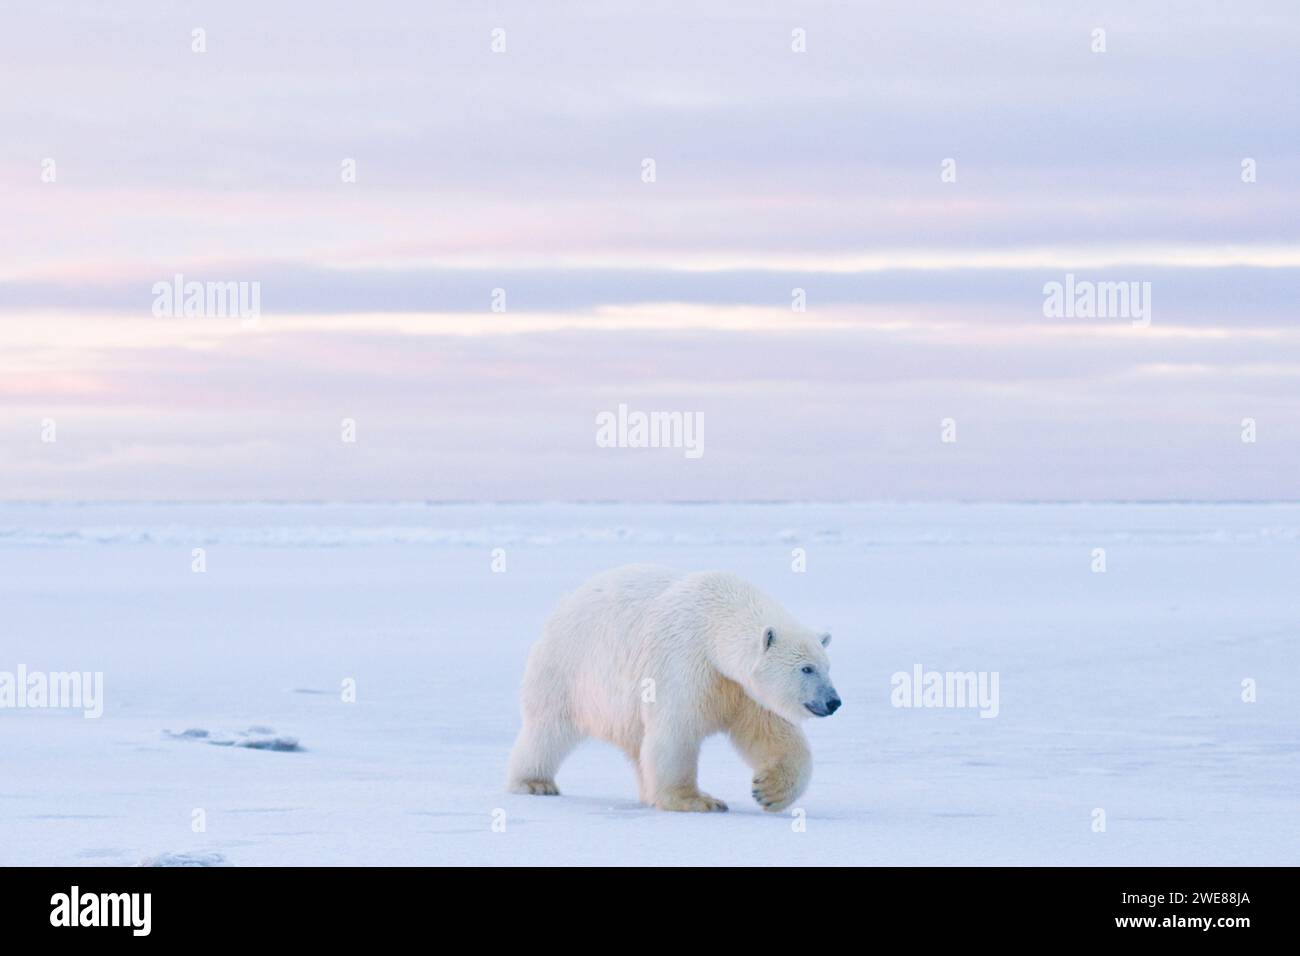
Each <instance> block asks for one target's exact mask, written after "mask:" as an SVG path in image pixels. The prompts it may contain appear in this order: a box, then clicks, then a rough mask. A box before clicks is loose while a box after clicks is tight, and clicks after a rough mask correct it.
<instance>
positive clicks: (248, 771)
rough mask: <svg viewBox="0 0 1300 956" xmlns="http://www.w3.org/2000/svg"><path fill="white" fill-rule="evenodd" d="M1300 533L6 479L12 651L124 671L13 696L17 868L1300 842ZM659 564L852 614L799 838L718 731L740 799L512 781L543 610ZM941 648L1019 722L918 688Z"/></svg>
mask: <svg viewBox="0 0 1300 956" xmlns="http://www.w3.org/2000/svg"><path fill="white" fill-rule="evenodd" d="M193 548H203V549H205V551H206V567H207V570H206V572H204V573H201V574H199V573H194V572H192V571H191V562H192V555H191V550H192V549H193ZM497 548H500V549H504V555H505V561H506V570H505V572H504V573H494V572H493V570H492V562H493V555H492V551H493V549H497ZM796 548H802V549H804V550H805V551H806V557H807V571H806V573H795V572H793V571H792V570H791V562H792V555H791V552H792V550H793V549H796ZM1096 548H1103V549H1105V559H1106V571H1105V573H1094V572H1093V570H1092V566H1093V561H1094V555H1093V550H1094V549H1096ZM1298 549H1300V505H1292V504H1215V505H1210V504H1104V505H1103V504H1092V505H1083V504H1034V505H1009V504H852V505H830V504H768V505H740V504H690V505H623V504H586V505H558V504H538V505H523V504H521V505H440V504H362V505H356V504H348V505H343V504H239V505H235V504H226V505H213V504H119V505H107V504H75V503H74V504H0V607H2V608H3V610H4V616H3V620H4V622H5V623H4V628H3V631H0V672H5V671H7V672H11V673H12V672H15V671H16V670H17V668H18V667H19V665H25V666H26V668H27V669H28V671H29V672H30V671H44V672H62V671H73V670H76V671H89V672H94V671H102V672H103V674H104V698H105V699H104V713H103V716H102V717H100V718H99V719H97V720H96V719H86V718H84V717H83V716H82V713H81V712H80V711H77V710H66V709H65V710H52V709H0V754H3V762H2V763H0V767H2V768H3V773H2V774H0V864H8V865H12V864H20V865H26V864H47V863H48V864H81V865H133V864H139V863H145V862H148V863H149V864H151V865H216V864H227V865H232V866H255V865H271V864H303V865H306V864H326V865H329V864H361V865H375V864H516V865H517V864H541V863H547V864H553V863H573V864H609V863H645V864H710V863H730V864H792V865H808V866H825V865H833V864H841V863H860V864H927V863H931V864H995V865H997V864H1031V863H1047V864H1051V863H1061V864H1065V863H1078V864H1089V865H1090V864H1126V865H1132V864H1141V865H1161V864H1170V865H1172V864H1265V863H1272V864H1292V865H1294V864H1296V863H1297V862H1300V825H1298V824H1297V809H1300V799H1298V798H1297V794H1298V793H1300V759H1297V758H1298V757H1300V734H1298V731H1300V666H1298V665H1300V649H1298V645H1297V639H1298V637H1300V635H1298V633H1297V622H1298V621H1300V606H1298V604H1300V597H1298V595H1300V590H1298V589H1297V580H1298V579H1300V575H1298V572H1300V552H1298ZM632 561H654V562H659V563H664V564H668V565H671V566H675V567H680V568H686V569H703V568H722V569H727V570H732V571H736V572H738V573H740V574H743V575H745V576H746V577H748V578H750V579H751V580H753V581H754V582H756V583H757V584H759V585H760V586H762V587H764V588H765V589H767V590H768V591H770V592H771V593H772V594H773V595H774V596H775V597H777V599H778V600H780V601H782V602H783V603H785V604H786V605H787V606H789V607H790V608H791V610H793V611H794V612H795V613H796V614H798V615H799V616H801V617H802V618H803V619H804V620H805V621H806V622H807V623H809V624H810V625H812V626H816V627H826V628H828V629H830V630H831V631H832V632H833V633H834V635H835V639H834V643H833V645H832V647H831V659H832V662H833V665H834V669H833V672H832V673H833V677H834V680H835V684H836V686H837V688H838V689H839V690H840V692H841V696H842V697H843V698H844V702H845V703H844V707H843V708H842V709H841V710H840V712H839V713H837V714H836V715H835V716H833V717H831V718H827V719H825V720H813V721H810V722H809V723H808V725H807V730H808V733H809V736H810V738H811V740H812V745H813V752H814V757H815V763H816V766H815V771H814V775H813V782H812V786H811V787H810V789H809V790H808V792H807V793H806V794H805V795H804V797H803V798H802V799H801V800H800V801H799V803H798V807H799V808H800V809H801V810H803V811H804V813H805V814H806V818H805V819H804V820H803V821H802V822H803V824H804V825H803V827H802V828H801V827H799V826H798V825H797V824H799V823H800V821H799V820H798V819H797V818H796V817H793V816H791V815H790V814H788V813H787V814H779V815H773V814H765V813H762V812H761V811H759V810H758V808H757V807H756V806H755V805H754V803H753V801H752V800H751V799H750V797H749V789H750V783H749V780H750V774H749V772H748V770H747V768H745V767H744V765H743V764H742V763H741V762H740V760H739V759H738V758H737V757H736V756H735V755H734V753H733V752H732V751H731V749H730V746H729V744H728V743H727V742H726V741H725V739H723V738H715V739H713V740H710V741H709V742H708V744H707V745H706V747H705V750H704V754H703V756H702V759H701V775H700V780H701V786H702V787H703V788H704V789H705V790H707V791H708V792H710V793H712V794H714V795H716V796H718V797H721V798H722V799H724V800H726V801H727V802H728V803H729V804H730V805H731V812H730V813H727V814H707V815H688V814H668V813H661V812H658V811H653V810H649V809H646V808H644V807H641V806H639V805H638V804H637V802H636V788H635V783H634V779H633V775H632V771H631V769H630V767H629V766H628V764H627V763H626V760H625V758H624V757H623V756H622V755H621V754H620V753H619V752H617V751H616V750H614V749H613V748H612V747H609V746H608V745H605V744H602V743H599V742H589V743H587V744H585V745H584V746H583V747H582V748H580V749H579V750H578V752H577V753H575V754H574V755H573V756H572V757H571V758H570V759H569V761H568V762H567V763H566V765H565V766H564V768H563V769H562V771H561V773H560V776H559V784H560V789H561V791H562V793H563V795H562V796H560V797H527V796H515V795H510V794H506V793H504V792H503V783H504V774H505V761H506V757H507V754H508V752H509V749H510V745H511V743H512V742H513V738H514V733H515V731H516V729H517V727H518V716H517V704H516V693H517V688H518V683H519V679H520V675H521V673H522V669H523V664H524V659H525V655H526V653H527V651H528V647H529V645H530V644H531V643H532V641H533V640H534V638H535V637H536V635H537V633H538V630H539V628H540V626H541V623H542V621H543V620H544V618H545V616H546V613H547V612H548V610H549V608H550V607H551V606H552V605H553V603H554V602H555V600H556V599H557V598H558V597H559V596H560V595H561V594H562V593H563V592H564V591H566V590H569V589H572V588H573V587H575V586H576V585H577V584H579V583H580V582H581V581H582V580H583V579H584V578H585V577H586V576H588V575H589V574H591V573H593V572H595V571H597V570H601V569H604V568H608V567H613V566H616V565H619V564H624V563H628V562H632ZM917 665H920V666H921V667H923V668H924V669H925V670H937V671H962V672H964V671H976V672H980V671H987V672H996V673H997V674H998V677H999V681H998V687H999V694H1000V700H999V708H998V715H997V716H996V717H995V718H992V719H986V718H981V717H980V715H979V713H978V711H977V710H975V709H969V708H968V709H955V708H954V709H947V708H939V709H927V708H911V709H904V708H898V707H894V706H892V705H891V700H890V692H891V676H892V675H893V674H895V673H896V672H900V671H902V672H908V673H910V672H911V671H912V670H913V668H914V667H915V666H917ZM1248 679H1249V680H1253V681H1255V682H1256V686H1257V700H1256V701H1255V702H1253V703H1247V702H1244V701H1243V700H1242V694H1243V688H1242V682H1243V681H1244V680H1248ZM345 681H354V682H355V693H356V699H355V702H345V701H344V699H343V697H344V682H345ZM213 744H217V745H215V746H214V745H213ZM1097 809H1101V810H1104V812H1105V823H1106V829H1105V832H1094V829H1093V824H1094V818H1095V817H1094V811H1095V810H1097ZM196 811H202V814H196ZM200 818H202V819H204V820H205V822H206V829H205V830H204V831H203V832H195V826H194V821H195V820H196V819H200ZM502 821H504V829H502V828H501V827H500V823H501V822H502ZM494 822H495V823H497V824H498V826H497V827H496V828H494Z"/></svg>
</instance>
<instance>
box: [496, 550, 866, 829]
mask: <svg viewBox="0 0 1300 956" xmlns="http://www.w3.org/2000/svg"><path fill="white" fill-rule="evenodd" d="M830 639H831V638H830V635H829V634H825V633H820V632H817V631H813V630H810V629H809V628H806V627H804V626H803V625H801V624H799V623H798V622H797V621H796V620H795V619H794V618H793V617H791V616H790V614H789V613H787V612H786V611H785V609H784V608H782V607H781V606H780V605H779V604H777V603H776V602H775V601H773V600H772V599H771V598H769V597H768V596H767V595H765V594H764V593H763V592H762V591H760V590H759V589H758V588H756V587H754V586H753V585H750V584H747V583H746V582H745V581H743V580H741V579H740V578H738V577H736V576H735V575H733V574H726V573H722V572H718V571H708V572H702V573H697V574H681V573H678V572H676V571H672V570H670V569H667V568H660V567H655V566H652V565H630V566H627V567H622V568H616V569H614V570H612V571H606V572H603V573H601V574H598V575H596V576H595V577H593V578H591V579H590V580H589V581H587V582H586V583H585V584H584V585H582V587H580V588H579V589H578V590H577V591H576V592H574V593H573V594H570V595H569V596H568V597H566V598H565V599H564V600H563V601H561V603H560V605H559V607H557V608H556V610H555V612H554V613H553V614H552V615H551V617H550V620H548V621H547V623H546V627H545V629H544V630H543V633H542V637H541V640H539V641H538V642H537V644H536V645H535V646H534V647H533V650H532V653H531V654H530V655H529V658H528V666H527V669H526V671H525V674H524V684H523V692H522V694H521V698H522V709H523V718H524V726H523V729H522V730H521V731H520V733H519V739H518V740H517V741H516V742H515V747H514V751H513V753H512V754H511V756H510V771H509V780H508V786H509V789H510V790H511V791H513V792H515V793H533V794H557V793H559V790H558V789H557V788H556V786H555V772H556V771H557V770H558V769H559V767H560V763H561V761H563V760H564V758H565V757H566V756H567V755H568V754H569V752H570V751H571V750H572V749H573V748H574V747H575V746H576V745H577V744H578V742H579V741H580V740H582V739H583V738H585V737H597V738H599V739H601V740H605V741H608V742H610V743H612V744H615V745H617V746H618V747H620V748H622V750H623V751H624V752H625V753H626V754H627V755H628V757H630V758H631V759H632V762H633V763H634V764H635V765H636V769H637V779H638V782H639V784H640V796H641V802H642V803H646V804H650V805H653V806H656V807H658V808H659V809H661V810H690V811H701V812H704V811H710V810H726V809H727V805H726V804H725V803H723V802H722V801H721V800H719V799H717V798H716V797H711V796H709V795H708V794H707V793H701V792H700V789H699V787H698V786H697V784H696V770H697V765H698V762H699V754H700V743H701V742H702V741H703V740H704V738H705V737H708V736H710V735H712V734H715V733H718V732H719V731H724V730H725V731H726V732H727V733H728V734H730V736H731V739H732V741H733V742H734V743H735V745H736V748H737V749H738V750H739V751H740V753H741V756H743V757H744V758H745V760H746V762H747V763H749V765H750V766H751V767H753V768H754V781H753V791H752V792H753V795H754V799H755V800H757V801H758V803H759V805H760V806H762V807H763V808H764V809H765V810H771V811H778V810H783V809H785V808H786V807H788V806H790V804H791V803H793V802H794V801H795V800H796V799H798V797H799V795H800V794H801V793H803V791H804V788H805V787H807V786H808V781H809V778H810V777H811V775H812V755H811V753H810V752H809V749H808V741H807V739H806V738H805V737H804V734H803V731H802V730H801V729H800V728H799V726H798V725H799V723H800V722H801V721H803V720H805V719H807V717H808V716H809V715H810V714H812V715H815V716H818V717H829V716H830V715H831V714H833V713H834V712H835V711H836V710H837V709H838V708H839V706H840V697H839V694H837V693H836V692H835V688H834V687H833V686H832V685H831V679H830V661H829V660H828V659H827V657H826V647H827V646H828V645H829V644H830Z"/></svg>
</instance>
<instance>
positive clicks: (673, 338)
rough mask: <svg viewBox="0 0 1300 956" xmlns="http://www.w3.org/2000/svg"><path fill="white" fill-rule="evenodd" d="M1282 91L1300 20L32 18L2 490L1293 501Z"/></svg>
mask: <svg viewBox="0 0 1300 956" xmlns="http://www.w3.org/2000/svg"><path fill="white" fill-rule="evenodd" d="M196 28H201V29H202V30H204V31H205V42H206V52H202V53H197V52H194V51H193V49H192V44H193V43H194V40H193V34H192V31H194V30H195V29H196ZM1098 28H1101V29H1104V31H1105V46H1106V49H1105V52H1094V51H1093V47H1094V45H1095V42H1096V41H1095V39H1094V30H1096V29H1098ZM497 29H501V30H504V42H505V50H504V52H494V50H493V48H492V47H493V42H494V34H493V31H494V30H497ZM796 30H802V31H804V33H803V36H804V37H806V52H795V51H794V50H793V49H792V42H793V37H794V33H793V31H796ZM497 36H498V37H499V36H500V35H497ZM1298 106H1300V17H1297V16H1296V11H1295V4H1294V2H1293V0H1269V2H1261V3H1254V4H1250V5H1247V6H1242V5H1234V4H1228V3H1222V2H1195V0H1193V2H1188V0H1178V2H1144V3H1141V4H1135V3H1132V2H1131V0H1130V2H1095V3H1088V4H1068V3H1050V2H1032V3H1031V2H1019V3H1017V2H1005V0H1004V2H997V3H991V2H990V3H980V2H943V3H924V4H916V3H902V2H897V3H871V4H865V3H859V2H847V0H846V2H831V0H824V2H783V0H782V2H777V0H772V2H767V0H763V2H754V0H746V2H739V0H737V2H718V0H712V2H705V3H700V2H691V3H684V2H676V0H673V2H656V3H650V2H645V3H632V2H619V0H600V2H590V3H576V2H547V3H536V2H532V3H523V2H521V3H491V2H484V3H475V4H454V3H447V2H383V0H381V2H379V3H372V4H358V3H353V2H346V3H334V2H320V0H314V2H311V3H296V2H295V3H274V4H268V3H265V2H259V3H252V2H239V0H233V2H232V0H226V2H222V3H198V2H190V3H178V2H175V0H167V2H132V3H113V4H108V3H94V2H87V3H70V2H52V3H42V4H20V5H14V6H13V7H12V8H11V9H8V10H6V13H5V28H4V30H3V32H0V123H2V128H3V131H4V135H3V136H0V223H3V228H0V462H3V467H2V469H0V498H3V499H53V498H60V499H67V498H73V499H311V500H316V499H367V500H374V499H421V500H446V499H476V500H478V499H502V500H539V499H546V500H551V499H566V500H575V499H576V500H586V499H606V500H608V499H628V500H646V499H652V500H703V499H754V500H770V499H916V500H926V499H1003V500H1026V499H1030V500H1032V499H1069V500H1074V499H1089V500H1100V499H1228V500H1242V499H1294V498H1296V497H1297V482H1298V481H1300V326H1298V325H1297V321H1296V319H1297V303H1298V302H1300V295H1298V294H1297V280H1298V279H1300V219H1298V217H1297V210H1300V202H1298V200H1300V134H1298V133H1297V129H1298V128H1300V127H1298V126H1297V123H1298V121H1300V110H1298V109H1297V107H1298ZM646 159H653V160H654V164H655V180H654V181H653V182H646V181H644V180H643V163H644V160H646ZM949 159H951V160H953V161H954V163H955V166H953V167H950V168H955V171H956V178H955V181H947V182H946V181H944V177H943V176H942V175H941V173H942V172H943V170H944V168H945V167H944V163H945V160H949ZM1248 159H1249V160H1252V161H1253V164H1252V166H1253V169H1254V174H1255V181H1253V182H1245V181H1243V161H1244V160H1248ZM347 160H352V161H354V162H355V169H356V181H355V182H345V181H344V176H343V175H342V173H343V168H344V163H345V161H347ZM51 161H52V163H51ZM51 170H52V171H53V181H52V182H50V181H46V180H48V179H49V178H50V171H51ZM177 274H181V275H183V276H184V277H185V278H186V279H187V280H194V281H203V282H207V281H212V282H247V283H253V282H256V283H259V284H260V286H259V287H260V302H261V315H260V317H259V320H258V322H257V323H256V326H255V327H251V328H250V327H246V326H245V324H244V323H241V322H240V321H239V320H238V319H233V318H223V317H213V316H209V317H196V318H184V317H169V316H163V317H158V316H155V314H154V311H153V305H154V292H153V287H154V284H155V283H157V282H160V281H164V282H165V281H171V279H172V277H173V276H175V275H177ZM1067 274H1072V275H1074V276H1075V277H1076V279H1079V280H1085V281H1123V282H1138V283H1150V290H1151V293H1150V295H1151V298H1150V310H1151V311H1150V322H1149V324H1146V325H1141V324H1134V322H1133V321H1130V319H1129V318H1127V317H1122V316H1121V317H1114V316H1111V317H1095V318H1089V317H1074V318H1066V317H1048V316H1045V315H1044V309H1043V303H1044V294H1043V288H1044V284H1045V283H1049V282H1054V281H1055V282H1063V281H1064V280H1065V277H1066V275H1067ZM494 289H503V290H505V303H506V306H505V311H504V312H499V311H493V309H492V304H493V290H494ZM794 289H803V290H805V294H806V301H807V307H806V310H805V311H797V310H795V309H793V308H792V290H794ZM619 404H626V405H628V406H629V407H631V408H633V409H640V410H645V411H654V410H664V411H682V412H691V413H699V414H701V415H702V416H703V419H704V446H703V447H704V454H703V456H702V457H700V458H698V459H689V458H687V457H686V456H685V455H684V454H683V453H682V451H681V450H680V449H627V448H600V447H597V445H596V442H595V432H596V428H595V421H596V417H597V415H598V414H599V413H600V412H602V411H606V410H613V409H616V408H617V407H618V405H619ZM345 418H346V419H352V420H354V421H355V422H356V441H355V442H351V443H350V442H344V441H342V440H341V423H342V420H343V419H345ZM944 419H952V420H953V421H954V422H955V427H956V436H957V440H956V441H955V442H950V443H946V442H943V441H941V440H940V439H941V422H942V421H943V420H944ZM1245 419H1252V420H1253V421H1254V423H1255V426H1254V427H1255V430H1256V433H1255V438H1256V440H1255V441H1253V442H1244V441H1243V440H1242V433H1243V420H1245ZM49 423H53V425H54V426H55V433H56V440H55V441H52V442H51V441H43V440H42V438H43V437H48V434H47V432H48V428H47V427H46V426H47V425H48V424H49Z"/></svg>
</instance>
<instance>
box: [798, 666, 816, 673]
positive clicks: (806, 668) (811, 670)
mask: <svg viewBox="0 0 1300 956" xmlns="http://www.w3.org/2000/svg"><path fill="white" fill-rule="evenodd" d="M799 669H800V670H801V671H803V672H804V673H805V674H811V673H812V672H813V668H812V667H809V666H808V665H807V664H805V665H804V666H803V667H801V668H799Z"/></svg>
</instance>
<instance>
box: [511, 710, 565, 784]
mask: <svg viewBox="0 0 1300 956" xmlns="http://www.w3.org/2000/svg"><path fill="white" fill-rule="evenodd" d="M581 739H582V734H580V733H579V732H578V730H577V728H576V727H574V726H573V725H572V724H571V723H569V722H568V720H567V719H564V718H557V717H555V716H548V717H547V718H545V719H537V718H535V717H534V718H525V720H524V727H523V729H522V730H521V731H519V739H518V740H516V741H515V749H514V751H513V752H512V753H511V754H510V775H509V782H508V789H509V790H510V792H511V793H532V794H538V795H541V796H555V795H557V794H559V792H560V789H559V787H557V786H556V785H555V774H556V772H557V771H558V770H559V769H560V764H561V763H563V762H564V758H565V757H567V756H568V755H569V753H570V752H571V751H572V750H573V748H574V747H576V746H577V744H578V741H579V740H581Z"/></svg>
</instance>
